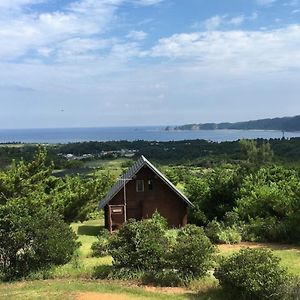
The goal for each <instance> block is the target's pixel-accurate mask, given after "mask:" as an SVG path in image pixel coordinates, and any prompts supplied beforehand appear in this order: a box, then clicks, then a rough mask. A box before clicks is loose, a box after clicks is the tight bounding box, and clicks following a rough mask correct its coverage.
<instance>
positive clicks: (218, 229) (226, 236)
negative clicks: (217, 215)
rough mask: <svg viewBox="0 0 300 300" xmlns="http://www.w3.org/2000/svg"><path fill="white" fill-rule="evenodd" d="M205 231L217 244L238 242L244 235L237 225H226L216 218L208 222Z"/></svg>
mask: <svg viewBox="0 0 300 300" xmlns="http://www.w3.org/2000/svg"><path fill="white" fill-rule="evenodd" d="M205 233H206V234H207V236H208V237H209V238H210V240H211V241H212V242H213V243H216V244H238V243H240V242H241V240H242V235H241V233H240V230H239V229H238V227H237V226H236V225H232V226H228V227H225V226H224V224H223V223H221V222H218V221H216V220H214V221H211V222H210V223H208V225H207V226H206V228H205Z"/></svg>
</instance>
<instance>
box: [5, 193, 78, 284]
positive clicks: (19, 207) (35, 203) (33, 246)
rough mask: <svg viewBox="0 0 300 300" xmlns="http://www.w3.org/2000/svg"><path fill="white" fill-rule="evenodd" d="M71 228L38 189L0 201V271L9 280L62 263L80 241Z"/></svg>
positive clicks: (67, 259) (69, 257)
mask: <svg viewBox="0 0 300 300" xmlns="http://www.w3.org/2000/svg"><path fill="white" fill-rule="evenodd" d="M76 239H77V237H76V235H75V233H74V232H73V231H72V229H71V228H70V227H69V226H68V225H67V224H65V223H64V222H63V219H62V218H61V217H60V215H59V214H58V213H57V211H56V210H54V209H53V208H52V207H49V206H46V205H45V204H44V199H42V198H41V195H40V194H39V193H32V194H31V195H29V196H28V197H22V198H16V199H10V201H8V202H7V203H6V204H3V205H0V275H2V277H3V279H4V280H11V279H15V278H20V277H24V276H26V275H28V274H29V273H30V272H34V271H37V270H40V269H47V268H49V267H50V266H52V265H60V264H65V263H67V262H68V261H70V259H71V258H72V255H73V253H74V251H75V250H76V249H77V248H78V246H79V244H78V243H77V242H76Z"/></svg>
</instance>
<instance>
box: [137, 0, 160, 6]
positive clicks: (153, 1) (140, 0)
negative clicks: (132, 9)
mask: <svg viewBox="0 0 300 300" xmlns="http://www.w3.org/2000/svg"><path fill="white" fill-rule="evenodd" d="M133 1H134V3H136V4H138V5H143V6H149V5H157V4H159V3H161V2H163V1H165V0H133Z"/></svg>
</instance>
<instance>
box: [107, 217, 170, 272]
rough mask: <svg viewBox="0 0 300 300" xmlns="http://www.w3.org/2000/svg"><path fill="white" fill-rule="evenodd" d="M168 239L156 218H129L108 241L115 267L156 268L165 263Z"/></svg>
mask: <svg viewBox="0 0 300 300" xmlns="http://www.w3.org/2000/svg"><path fill="white" fill-rule="evenodd" d="M166 249H168V239H167V238H166V237H165V230H164V229H163V228H162V226H161V223H160V222H157V220H155V219H154V220H152V219H148V220H142V221H135V220H129V221H128V222H127V223H126V224H125V225H124V226H123V227H122V228H121V229H120V230H119V232H118V233H117V234H115V235H114V236H113V238H112V240H111V243H110V254H111V255H112V257H113V259H114V262H113V265H114V267H115V268H116V269H122V268H125V269H127V268H128V269H130V270H141V271H146V270H147V271H152V270H158V269H161V268H162V267H163V265H164V264H165V252H166Z"/></svg>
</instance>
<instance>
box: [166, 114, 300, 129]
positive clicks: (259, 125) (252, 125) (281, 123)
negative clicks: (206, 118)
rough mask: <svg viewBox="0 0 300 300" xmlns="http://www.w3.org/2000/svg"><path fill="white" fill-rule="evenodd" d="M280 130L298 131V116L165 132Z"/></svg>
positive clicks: (199, 125)
mask: <svg viewBox="0 0 300 300" xmlns="http://www.w3.org/2000/svg"><path fill="white" fill-rule="evenodd" d="M222 129H231V130H281V131H300V115H299V116H294V117H283V118H273V119H260V120H252V121H245V122H236V123H229V122H225V123H199V124H186V125H181V126H167V127H166V128H165V130H167V131H170V130H222Z"/></svg>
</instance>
